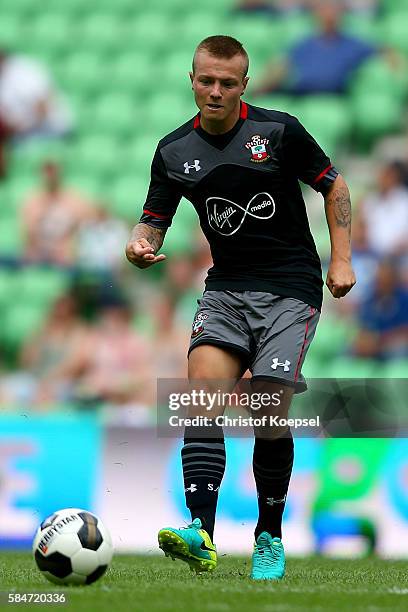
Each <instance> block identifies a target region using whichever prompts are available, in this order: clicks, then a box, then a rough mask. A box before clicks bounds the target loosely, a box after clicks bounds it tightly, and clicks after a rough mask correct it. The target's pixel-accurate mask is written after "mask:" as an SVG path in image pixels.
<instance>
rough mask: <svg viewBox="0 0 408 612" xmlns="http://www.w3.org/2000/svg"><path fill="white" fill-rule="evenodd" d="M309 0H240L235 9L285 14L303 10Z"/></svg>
mask: <svg viewBox="0 0 408 612" xmlns="http://www.w3.org/2000/svg"><path fill="white" fill-rule="evenodd" d="M308 3H309V0H242V1H241V2H240V3H239V4H238V5H237V7H236V10H237V11H241V12H245V13H258V14H260V13H261V14H266V15H279V14H282V15H285V14H289V13H294V12H299V11H303V10H305V8H307V5H308Z"/></svg>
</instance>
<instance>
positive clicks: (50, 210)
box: [21, 163, 94, 266]
mask: <svg viewBox="0 0 408 612" xmlns="http://www.w3.org/2000/svg"><path fill="white" fill-rule="evenodd" d="M41 172H42V180H43V186H42V189H41V190H40V191H39V192H38V193H34V194H33V195H31V196H29V197H28V198H27V200H26V201H25V203H24V206H23V211H22V218H21V221H22V225H23V238H24V257H25V258H26V259H27V260H28V261H31V262H41V263H53V264H56V265H62V266H69V265H73V264H74V263H75V239H76V237H77V234H78V231H79V228H80V227H81V225H82V224H83V223H84V222H85V221H87V220H89V219H91V218H92V216H93V214H94V211H93V208H92V205H91V203H90V202H89V201H87V200H86V199H85V198H83V197H82V196H81V195H79V194H77V193H75V192H74V191H73V190H71V189H69V188H66V187H64V185H63V182H62V177H61V169H60V167H59V166H58V165H57V164H55V163H46V164H44V165H43V167H42V169H41Z"/></svg>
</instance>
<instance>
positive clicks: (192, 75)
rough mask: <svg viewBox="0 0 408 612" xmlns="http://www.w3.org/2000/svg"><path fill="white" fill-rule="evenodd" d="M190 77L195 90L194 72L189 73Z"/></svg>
mask: <svg viewBox="0 0 408 612" xmlns="http://www.w3.org/2000/svg"><path fill="white" fill-rule="evenodd" d="M188 75H189V77H190V81H191V85H192V89H194V85H193V83H194V74H193V73H192V72H189V73H188Z"/></svg>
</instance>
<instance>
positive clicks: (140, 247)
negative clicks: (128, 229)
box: [126, 238, 166, 268]
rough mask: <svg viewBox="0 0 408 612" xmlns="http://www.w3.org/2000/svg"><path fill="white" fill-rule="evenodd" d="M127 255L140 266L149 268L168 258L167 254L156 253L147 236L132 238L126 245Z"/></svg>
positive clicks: (133, 262) (134, 263) (131, 261)
mask: <svg viewBox="0 0 408 612" xmlns="http://www.w3.org/2000/svg"><path fill="white" fill-rule="evenodd" d="M126 257H127V258H128V260H129V261H130V263H132V264H133V265H134V266H137V267H138V268H149V267H150V266H152V265H153V264H155V263H158V262H159V261H164V260H165V259H166V256H165V255H157V256H156V255H155V254H154V249H153V247H152V245H151V244H150V243H149V241H148V240H146V238H139V239H138V240H130V241H129V242H128V243H127V245H126Z"/></svg>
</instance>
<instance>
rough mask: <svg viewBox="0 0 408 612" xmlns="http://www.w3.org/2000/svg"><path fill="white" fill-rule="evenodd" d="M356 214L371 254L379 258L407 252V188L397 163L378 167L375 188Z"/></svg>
mask: <svg viewBox="0 0 408 612" xmlns="http://www.w3.org/2000/svg"><path fill="white" fill-rule="evenodd" d="M359 214H360V215H361V216H362V218H363V221H364V223H365V225H366V227H367V241H368V247H369V248H370V249H371V250H372V251H373V252H374V253H376V254H377V255H380V256H381V257H389V256H393V255H404V254H408V189H407V188H406V187H405V186H404V184H403V177H402V175H401V169H400V166H399V164H397V163H389V164H386V165H384V166H383V167H381V168H380V171H379V172H378V175H377V189H376V191H375V192H374V193H372V194H371V195H369V196H367V197H366V198H364V199H363V201H362V202H361V203H360V206H359Z"/></svg>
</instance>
